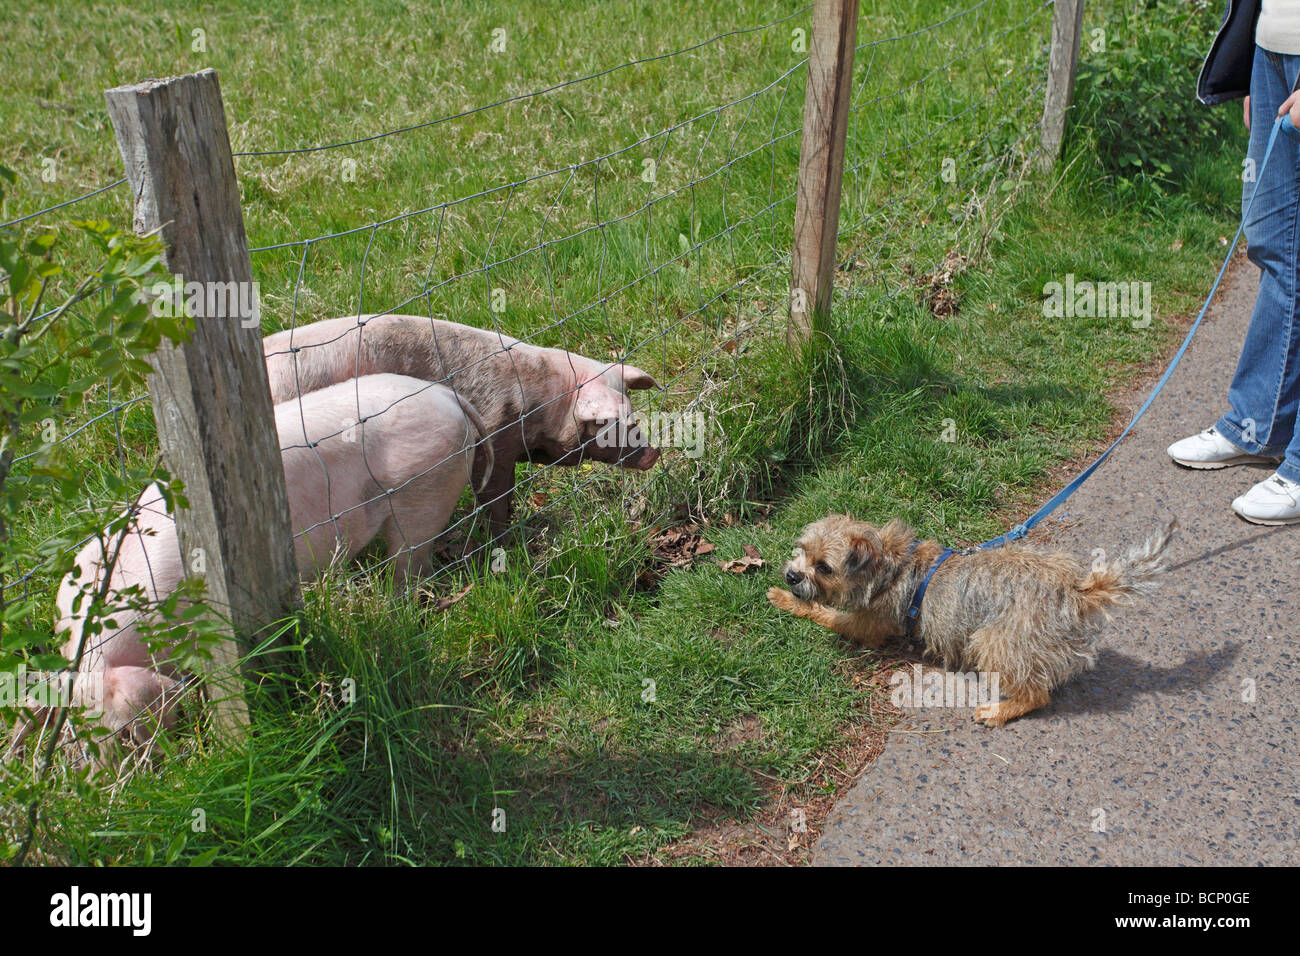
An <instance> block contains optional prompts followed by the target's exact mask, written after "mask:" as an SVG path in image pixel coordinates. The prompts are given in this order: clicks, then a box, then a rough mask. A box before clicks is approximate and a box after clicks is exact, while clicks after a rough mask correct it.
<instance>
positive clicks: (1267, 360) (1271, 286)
mask: <svg viewBox="0 0 1300 956" xmlns="http://www.w3.org/2000/svg"><path fill="white" fill-rule="evenodd" d="M1297 76H1300V56H1292V55H1289V54H1282V53H1270V52H1268V51H1267V50H1261V49H1260V48H1259V47H1255V60H1254V65H1253V67H1252V69H1251V74H1250V149H1249V152H1248V153H1247V155H1248V156H1249V157H1250V159H1251V160H1253V164H1252V165H1253V167H1254V169H1255V170H1256V171H1258V169H1259V164H1260V162H1261V161H1262V160H1263V158H1264V147H1265V146H1266V145H1267V143H1268V134H1269V132H1270V131H1271V130H1272V128H1273V121H1274V120H1275V119H1276V118H1277V110H1278V107H1279V106H1281V105H1282V101H1283V100H1285V99H1286V98H1287V96H1289V95H1290V93H1291V90H1292V89H1293V88H1294V86H1295V83H1296V79H1297ZM1245 178H1246V179H1247V180H1249V179H1250V178H1251V177H1245ZM1255 188H1256V184H1255V183H1253V182H1249V181H1246V182H1243V184H1242V206H1243V208H1244V206H1245V202H1246V199H1248V198H1249V197H1250V194H1251V191H1252V190H1253V189H1255ZM1246 242H1247V244H1248V248H1247V256H1248V257H1249V258H1250V261H1251V262H1253V263H1255V265H1257V266H1259V293H1258V295H1257V296H1256V298H1255V311H1254V312H1253V313H1252V314H1251V317H1250V328H1249V329H1248V330H1247V332H1246V341H1245V343H1244V344H1243V345H1242V347H1241V358H1240V360H1238V362H1237V372H1236V374H1235V375H1233V377H1232V385H1231V386H1230V387H1229V389H1228V404H1229V405H1230V406H1231V411H1229V412H1228V413H1227V414H1225V415H1224V416H1223V417H1222V418H1220V419H1219V420H1218V422H1216V423H1215V428H1216V429H1218V431H1219V433H1220V434H1221V435H1223V436H1224V437H1225V438H1227V439H1228V440H1229V441H1230V442H1232V443H1233V444H1234V445H1236V446H1237V447H1239V448H1241V449H1243V450H1245V451H1248V452H1250V453H1251V454H1254V455H1269V456H1276V457H1280V458H1282V459H1283V461H1282V464H1281V465H1279V466H1278V469H1277V470H1278V473H1279V474H1280V475H1282V477H1284V478H1287V479H1289V480H1291V481H1300V430H1298V429H1297V428H1296V416H1297V412H1298V411H1300V264H1298V263H1297V260H1296V257H1297V255H1300V143H1297V142H1296V141H1295V140H1293V139H1290V138H1289V137H1287V136H1284V135H1280V136H1278V138H1277V143H1276V144H1275V145H1274V146H1273V155H1272V156H1271V157H1269V161H1268V168H1267V169H1266V170H1264V172H1263V175H1262V176H1260V177H1259V183H1258V192H1256V193H1255V202H1254V205H1253V206H1252V207H1251V210H1250V219H1249V220H1247V222H1246Z"/></svg>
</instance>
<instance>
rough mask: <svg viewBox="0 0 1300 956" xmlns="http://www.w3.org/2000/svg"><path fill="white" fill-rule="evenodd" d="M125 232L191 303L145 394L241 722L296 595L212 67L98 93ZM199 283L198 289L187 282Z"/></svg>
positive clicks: (280, 473) (215, 678)
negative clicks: (186, 334)
mask: <svg viewBox="0 0 1300 956" xmlns="http://www.w3.org/2000/svg"><path fill="white" fill-rule="evenodd" d="M105 96H106V98H107V100H108V114H109V117H110V118H111V119H112V121H113V128H114V130H115V131H116V133H117V143H118V147H119V148H120V149H121V152H122V161H123V163H124V164H125V166H126V176H127V181H128V182H129V183H130V185H131V190H132V194H133V195H134V196H135V221H134V224H135V230H136V232H139V233H147V232H152V231H154V230H160V231H161V236H162V241H163V245H164V249H165V253H164V260H165V265H166V266H167V269H168V271H169V272H170V273H172V274H173V275H178V276H180V277H182V279H183V280H184V282H185V283H186V294H187V296H189V295H190V293H191V291H192V290H199V291H200V292H201V293H202V294H201V295H200V296H192V297H191V299H190V301H191V302H194V301H196V300H201V305H200V306H199V308H198V309H197V310H196V312H197V313H198V314H196V316H195V318H194V320H193V323H192V332H191V336H190V339H189V341H188V342H186V343H184V344H182V345H180V346H171V345H170V344H168V343H166V342H164V344H163V348H161V349H160V350H159V352H158V353H157V354H156V355H155V356H154V357H153V359H152V360H151V364H152V366H153V369H154V371H153V374H151V375H150V376H149V393H150V396H151V397H152V399H153V411H154V421H156V422H157V424H158V440H159V443H160V445H161V446H162V452H163V458H164V461H165V462H166V465H167V467H168V469H169V470H170V471H171V473H172V474H173V475H174V476H176V477H178V478H180V479H181V480H182V481H184V483H185V496H186V497H187V498H188V499H189V502H190V507H189V508H188V509H182V510H180V511H179V512H178V513H177V515H176V523H177V530H178V532H179V535H180V546H181V555H182V559H183V560H184V562H185V566H186V568H187V569H188V570H189V571H190V573H192V574H196V575H199V576H201V577H202V578H203V580H204V581H205V582H206V586H207V599H208V601H209V602H210V603H211V604H212V606H213V607H214V608H215V609H218V610H219V611H221V612H223V614H225V615H228V618H227V619H228V620H229V622H230V627H231V634H230V640H228V641H222V642H221V644H220V645H219V647H218V648H216V649H215V650H214V652H213V661H212V664H213V667H212V675H211V678H210V680H211V682H212V683H213V684H214V685H215V688H216V689H217V690H218V691H220V693H217V694H214V695H213V697H214V700H215V706H216V709H217V717H218V723H219V724H220V725H222V726H223V727H224V728H226V729H227V730H231V729H233V730H235V731H236V732H238V729H239V728H240V727H242V726H243V725H246V724H247V722H248V709H247V704H246V702H245V700H244V697H243V693H242V684H241V683H240V681H238V680H237V679H236V674H237V667H238V662H239V661H240V659H241V658H243V657H244V656H245V654H246V650H247V647H248V642H249V641H250V640H251V639H252V638H254V637H255V636H256V635H257V634H258V632H259V631H261V630H262V629H263V628H264V627H265V626H266V625H267V624H269V623H270V622H272V621H274V620H276V619H277V618H280V617H282V616H283V615H284V614H285V613H287V612H288V611H290V610H291V609H292V608H293V607H294V606H295V605H296V604H297V602H298V598H299V594H298V576H297V571H296V568H295V564H294V555H293V542H292V535H291V531H290V523H289V505H288V498H287V496H286V494H285V487H284V466H283V464H282V462H281V458H280V450H279V441H278V440H277V437H276V431H275V420H274V417H273V415H272V409H271V392H270V387H269V385H268V384H267V376H266V365H265V363H264V360H263V358H262V333H261V329H260V316H259V313H258V307H257V305H256V293H255V289H256V287H255V286H254V285H253V270H252V264H251V262H250V261H249V256H248V240H247V238H246V237H245V235H244V217H243V213H242V211H241V210H240V205H239V185H238V183H237V182H236V180H235V164H234V160H233V159H232V158H231V154H230V139H229V136H228V135H227V132H226V115H225V109H224V107H223V106H222V101H221V88H220V85H219V83H218V81H217V74H216V72H215V71H214V70H203V71H201V72H199V73H193V74H190V75H188V76H178V77H172V78H170V79H164V80H146V81H145V82H143V83H136V84H132V85H130V86H121V87H118V88H116V89H112V90H109V91H108V92H107V93H106V94H105ZM193 283H197V285H193Z"/></svg>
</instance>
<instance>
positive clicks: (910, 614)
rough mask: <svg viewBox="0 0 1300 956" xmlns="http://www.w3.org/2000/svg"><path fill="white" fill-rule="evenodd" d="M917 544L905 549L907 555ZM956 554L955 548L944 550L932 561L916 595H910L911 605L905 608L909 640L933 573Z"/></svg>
mask: <svg viewBox="0 0 1300 956" xmlns="http://www.w3.org/2000/svg"><path fill="white" fill-rule="evenodd" d="M918 544H920V542H919V541H913V542H912V546H911V547H910V548H908V549H907V553H908V554H911V553H912V552H913V551H915V550H916V546H917V545H918ZM956 553H957V550H956V549H955V548H944V549H943V553H942V554H940V555H939V556H938V557H937V558H935V559H934V563H932V564H931V565H930V570H928V571H926V572H925V577H923V578H922V579H921V586H920V587H918V588H917V589H916V593H914V594H913V595H912V603H911V604H909V605H908V606H907V636H908V638H911V636H912V632H913V631H915V630H916V619H917V618H918V617H920V616H921V602H922V601H923V600H925V589H926V588H928V587H929V586H930V579H931V578H932V577H934V572H935V571H938V570H939V565H941V564H943V563H944V562H945V561H947V560H948V559H949V558H951V557H952V556H953V555H954V554H956Z"/></svg>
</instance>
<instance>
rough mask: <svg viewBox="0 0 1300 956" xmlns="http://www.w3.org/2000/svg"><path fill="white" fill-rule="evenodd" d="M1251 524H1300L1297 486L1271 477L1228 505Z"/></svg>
mask: <svg viewBox="0 0 1300 956" xmlns="http://www.w3.org/2000/svg"><path fill="white" fill-rule="evenodd" d="M1232 510H1233V511H1235V512H1237V514H1239V515H1241V516H1242V517H1243V518H1245V519H1246V520H1247V521H1249V522H1252V523H1253V524H1300V484H1297V483H1296V482H1294V481H1290V480H1288V479H1286V478H1283V477H1282V476H1281V475H1279V474H1277V473H1274V474H1273V477H1272V478H1269V479H1268V480H1267V481H1261V482H1260V483H1259V484H1257V485H1256V486H1255V487H1254V488H1251V489H1250V491H1248V492H1246V493H1245V494H1244V495H1242V496H1241V497H1240V498H1237V499H1236V500H1235V501H1233V503H1232Z"/></svg>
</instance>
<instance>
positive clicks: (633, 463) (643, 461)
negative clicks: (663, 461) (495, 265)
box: [623, 446, 659, 471]
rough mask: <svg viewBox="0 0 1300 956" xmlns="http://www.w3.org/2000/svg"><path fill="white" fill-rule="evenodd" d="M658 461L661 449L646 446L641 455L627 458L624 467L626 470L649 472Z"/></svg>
mask: <svg viewBox="0 0 1300 956" xmlns="http://www.w3.org/2000/svg"><path fill="white" fill-rule="evenodd" d="M658 460H659V449H658V448H651V447H649V446H646V448H645V449H643V450H642V452H641V454H639V455H633V456H632V457H631V458H625V459H624V460H623V466H624V467H625V468H636V469H638V470H640V471H649V470H650V469H651V468H653V467H654V466H655V462H657V461H658Z"/></svg>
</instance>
